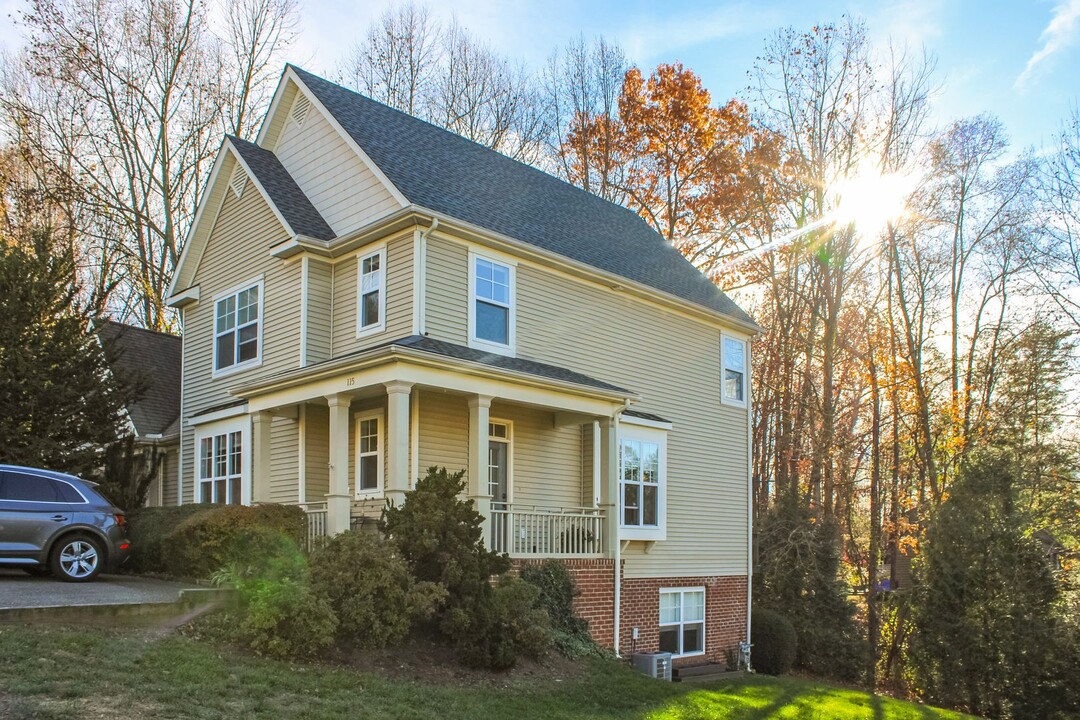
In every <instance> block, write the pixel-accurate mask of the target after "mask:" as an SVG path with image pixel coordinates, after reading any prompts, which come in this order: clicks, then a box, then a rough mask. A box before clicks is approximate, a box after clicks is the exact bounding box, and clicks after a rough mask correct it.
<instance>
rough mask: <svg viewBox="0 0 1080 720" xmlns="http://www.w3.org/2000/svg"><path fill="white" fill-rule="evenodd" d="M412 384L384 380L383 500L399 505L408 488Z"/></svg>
mask: <svg viewBox="0 0 1080 720" xmlns="http://www.w3.org/2000/svg"><path fill="white" fill-rule="evenodd" d="M411 391H412V383H408V382H389V383H386V442H387V446H386V450H387V452H386V499H387V500H389V501H390V502H392V503H394V505H401V504H402V503H403V502H405V491H406V490H408V489H409V424H410V423H409V394H410V392H411Z"/></svg>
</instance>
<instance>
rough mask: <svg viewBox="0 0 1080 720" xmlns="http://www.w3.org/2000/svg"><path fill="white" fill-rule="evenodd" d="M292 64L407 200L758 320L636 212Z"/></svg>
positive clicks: (735, 315) (730, 313)
mask: <svg viewBox="0 0 1080 720" xmlns="http://www.w3.org/2000/svg"><path fill="white" fill-rule="evenodd" d="M290 67H292V68H293V70H294V71H295V72H296V73H297V75H298V76H299V77H300V79H301V80H302V81H303V82H304V84H305V85H306V86H307V87H308V88H309V89H310V90H311V91H312V92H313V93H314V94H315V96H316V97H317V98H318V99H319V101H320V102H321V103H322V104H323V105H324V106H326V108H327V110H329V111H330V113H331V114H332V115H333V116H334V118H335V119H336V120H337V121H338V122H339V123H340V124H341V126H342V127H343V128H344V129H345V131H346V132H347V133H349V135H350V136H352V138H353V140H355V141H356V143H357V144H358V145H359V146H360V147H361V148H362V149H363V150H364V152H366V153H367V154H368V156H369V157H370V158H371V160H372V161H373V162H374V163H375V164H376V165H377V166H378V167H379V169H380V170H382V172H383V173H384V174H385V175H386V177H387V178H388V179H389V180H390V182H391V183H393V184H394V186H396V187H397V189H398V190H400V191H401V193H402V194H403V195H405V197H406V198H407V199H408V200H409V202H411V203H413V204H415V205H419V206H422V207H425V208H427V209H429V210H434V211H436V212H440V213H444V214H446V215H449V216H451V217H454V218H457V219H459V220H464V221H466V222H470V223H473V224H475V225H479V226H480V227H483V228H487V229H488V230H493V231H495V232H498V233H501V234H504V235H507V236H510V237H512V238H516V239H518V240H521V241H524V242H527V243H529V244H531V245H535V246H536V247H539V248H542V249H544V250H547V251H550V252H554V253H557V254H559V255H562V256H564V257H567V258H570V259H572V260H576V261H578V262H582V263H586V264H588V265H591V266H593V267H596V268H599V269H601V270H605V271H607V272H611V273H614V274H616V275H619V276H622V277H625V278H627V279H629V280H633V281H635V282H639V283H642V284H644V285H648V286H650V287H653V288H655V289H657V290H661V291H663V292H666V293H669V294H671V295H675V296H677V297H680V298H682V299H684V300H688V301H690V302H692V303H696V304H698V305H701V306H704V307H706V308H709V309H711V310H715V311H718V312H721V313H723V314H725V315H728V316H730V317H733V318H736V319H738V320H741V321H743V322H753V321H752V320H751V319H750V317H749V316H748V315H747V314H746V313H745V312H744V311H743V310H742V309H741V308H739V307H738V306H737V305H736V304H735V303H734V302H733V301H732V300H731V299H730V298H728V297H727V295H725V294H724V293H723V292H722V291H721V290H720V289H719V288H717V287H716V285H714V284H713V283H712V282H710V281H709V279H708V278H706V277H705V276H704V275H703V274H702V273H701V272H700V271H698V270H697V268H695V267H694V266H693V265H692V264H691V263H690V262H689V261H688V260H686V258H684V257H683V256H682V255H681V254H680V253H679V252H678V251H677V250H676V249H675V248H674V247H672V246H671V244H670V243H668V242H667V241H666V240H664V238H663V237H661V236H660V235H659V234H657V233H656V232H655V231H654V230H653V229H652V228H650V227H649V226H648V225H647V224H646V223H645V221H644V220H642V219H641V218H640V217H638V215H637V214H636V213H634V212H632V211H630V210H628V209H626V208H624V207H621V206H619V205H616V204H614V203H611V202H608V201H607V200H604V199H602V198H600V197H597V196H596V195H593V194H591V193H588V192H585V191H584V190H581V189H580V188H577V187H574V186H573V185H570V184H569V183H566V182H563V181H562V180H559V179H558V178H555V177H553V176H551V175H548V174H547V173H544V172H541V171H540V170H537V169H536V168H533V167H530V166H528V165H525V164H523V163H520V162H517V161H516V160H511V159H510V158H508V157H506V156H504V155H501V154H500V153H497V152H495V151H493V150H491V149H489V148H486V147H484V146H482V145H478V144H477V143H474V142H472V141H470V140H466V139H465V138H463V137H461V136H460V135H455V134H454V133H451V132H448V131H446V130H443V129H442V128H438V127H436V126H434V125H431V124H429V123H427V122H424V121H423V120H419V119H417V118H414V117H411V116H410V115H407V114H405V113H402V112H400V111H398V110H394V109H393V108H390V107H388V106H386V105H383V104H382V103H379V102H376V101H374V100H371V99H370V98H367V97H364V96H363V95H359V94H357V93H355V92H352V91H351V90H347V89H345V88H343V87H341V86H340V85H336V84H334V83H332V82H330V81H328V80H324V79H323V78H320V77H318V76H316V75H312V74H311V73H309V72H306V71H304V70H301V69H300V68H297V67H295V66H290Z"/></svg>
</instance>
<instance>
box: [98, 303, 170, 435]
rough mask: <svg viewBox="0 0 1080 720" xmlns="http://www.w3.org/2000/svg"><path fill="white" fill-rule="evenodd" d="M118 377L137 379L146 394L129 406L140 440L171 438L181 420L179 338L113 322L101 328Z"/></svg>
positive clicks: (99, 331) (101, 336) (103, 340)
mask: <svg viewBox="0 0 1080 720" xmlns="http://www.w3.org/2000/svg"><path fill="white" fill-rule="evenodd" d="M98 336H99V337H100V338H101V342H102V344H103V345H104V346H105V348H106V350H107V351H108V354H109V356H110V357H109V359H110V362H111V366H112V371H113V373H114V374H116V375H120V376H123V377H128V378H136V381H137V382H141V384H142V386H143V388H144V390H143V393H142V396H141V397H139V398H138V399H137V400H136V401H135V402H133V403H131V405H129V406H128V415H129V416H130V417H131V423H132V424H133V425H134V426H135V431H136V432H137V433H138V434H139V436H140V437H145V436H147V435H165V436H167V435H169V434H170V432H171V431H173V430H175V429H178V428H179V426H175V427H174V423H176V421H177V419H178V418H179V417H180V363H181V340H180V336H179V335H170V334H168V333H161V332H154V331H152V330H146V329H144V328H140V327H135V326H133V325H123V324H121V323H118V322H114V321H112V320H109V321H106V322H105V323H103V324H102V325H101V326H100V327H99V328H98Z"/></svg>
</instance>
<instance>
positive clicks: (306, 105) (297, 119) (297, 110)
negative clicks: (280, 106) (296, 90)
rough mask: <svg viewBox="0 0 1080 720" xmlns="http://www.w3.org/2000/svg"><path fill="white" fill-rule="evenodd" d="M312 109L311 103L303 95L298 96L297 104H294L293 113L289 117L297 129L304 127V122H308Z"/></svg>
mask: <svg viewBox="0 0 1080 720" xmlns="http://www.w3.org/2000/svg"><path fill="white" fill-rule="evenodd" d="M310 109H311V101H310V100H308V99H307V97H306V96H305V95H303V94H300V95H297V96H296V102H294V103H293V106H292V112H291V113H289V117H291V118H292V120H293V122H294V123H296V126H297V127H304V121H305V120H307V116H308V110H310Z"/></svg>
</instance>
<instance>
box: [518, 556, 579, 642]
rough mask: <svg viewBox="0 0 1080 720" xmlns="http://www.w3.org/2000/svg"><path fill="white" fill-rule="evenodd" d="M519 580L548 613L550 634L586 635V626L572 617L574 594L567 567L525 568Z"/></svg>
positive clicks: (551, 562)
mask: <svg viewBox="0 0 1080 720" xmlns="http://www.w3.org/2000/svg"><path fill="white" fill-rule="evenodd" d="M521 579H522V580H524V581H525V582H527V583H529V584H530V585H532V586H533V587H535V588H536V589H537V591H538V595H537V602H538V603H539V605H540V606H541V607H543V608H544V609H545V610H546V611H547V614H548V617H549V618H550V619H551V627H552V629H553V630H559V631H562V632H563V633H566V634H569V635H578V634H580V635H586V636H587V635H588V624H587V623H586V622H585V621H584V620H582V619H581V618H579V617H578V616H577V615H575V614H574V597H575V596H576V595H577V590H576V589H575V588H574V581H573V579H572V578H571V577H570V572H569V571H568V570H567V569H566V565H564V564H563V563H561V562H559V561H558V560H545V561H544V562H543V563H542V564H540V565H526V566H525V567H523V568H522V569H521Z"/></svg>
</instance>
